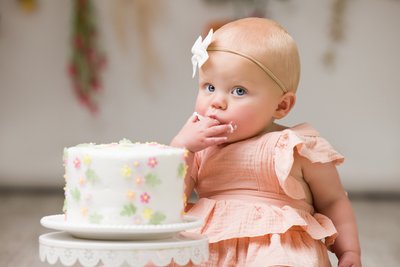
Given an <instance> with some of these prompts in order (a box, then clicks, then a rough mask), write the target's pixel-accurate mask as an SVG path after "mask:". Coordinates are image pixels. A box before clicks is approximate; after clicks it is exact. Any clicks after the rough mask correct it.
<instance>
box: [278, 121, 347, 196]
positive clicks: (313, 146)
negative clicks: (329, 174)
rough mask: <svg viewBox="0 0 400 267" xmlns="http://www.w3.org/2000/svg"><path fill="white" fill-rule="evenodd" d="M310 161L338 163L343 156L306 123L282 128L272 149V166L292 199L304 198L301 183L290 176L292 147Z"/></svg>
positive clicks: (341, 160)
mask: <svg viewBox="0 0 400 267" xmlns="http://www.w3.org/2000/svg"><path fill="white" fill-rule="evenodd" d="M295 148H296V149H297V151H298V153H299V154H300V155H301V156H303V157H306V158H307V159H309V160H310V161H311V162H313V163H315V162H319V163H327V162H332V163H334V164H340V163H342V162H343V160H344V157H343V156H342V155H341V154H339V153H338V152H337V151H335V150H334V149H333V147H332V146H331V145H330V144H329V143H328V141H326V140H325V139H324V138H322V137H320V136H319V133H318V132H317V131H315V130H314V129H312V128H311V127H310V126H308V125H302V126H301V127H298V128H296V127H294V128H291V129H286V130H283V131H282V132H281V134H280V136H279V138H278V140H277V142H276V146H275V150H274V168H275V173H276V175H277V177H278V181H279V184H280V186H281V187H282V189H283V191H284V192H285V193H286V194H287V195H288V196H290V197H292V198H294V199H304V198H305V193H304V190H303V187H302V185H301V183H300V182H299V181H298V180H296V179H295V178H294V177H292V176H290V171H291V169H292V166H293V162H294V157H293V153H294V149H295Z"/></svg>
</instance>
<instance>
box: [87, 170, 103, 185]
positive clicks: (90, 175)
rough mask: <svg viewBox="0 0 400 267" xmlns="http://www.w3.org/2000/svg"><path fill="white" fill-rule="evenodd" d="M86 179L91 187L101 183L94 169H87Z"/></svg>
mask: <svg viewBox="0 0 400 267" xmlns="http://www.w3.org/2000/svg"><path fill="white" fill-rule="evenodd" d="M86 179H87V180H88V182H89V183H90V184H91V185H94V184H96V183H97V182H98V181H100V179H99V177H98V176H97V174H96V172H95V171H94V170H92V169H87V171H86Z"/></svg>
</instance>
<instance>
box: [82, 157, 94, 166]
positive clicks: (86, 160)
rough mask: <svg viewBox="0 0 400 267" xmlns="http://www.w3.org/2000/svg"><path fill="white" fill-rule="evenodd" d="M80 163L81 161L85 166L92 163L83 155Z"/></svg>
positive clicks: (89, 158) (90, 158)
mask: <svg viewBox="0 0 400 267" xmlns="http://www.w3.org/2000/svg"><path fill="white" fill-rule="evenodd" d="M82 161H83V164H85V165H86V166H87V165H89V164H90V163H91V162H92V157H91V156H89V155H85V156H83V160H82Z"/></svg>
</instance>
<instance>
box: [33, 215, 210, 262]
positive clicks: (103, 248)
mask: <svg viewBox="0 0 400 267" xmlns="http://www.w3.org/2000/svg"><path fill="white" fill-rule="evenodd" d="M56 216H58V215H53V216H46V217H44V218H42V220H41V223H42V225H43V226H45V227H47V228H51V229H56V230H62V231H57V232H52V233H47V234H43V235H41V236H40V237H39V254H40V259H41V261H43V262H46V261H47V262H48V263H50V264H55V263H56V262H57V261H60V262H61V264H63V265H64V266H72V265H74V264H75V263H76V262H79V263H80V264H81V265H82V266H85V267H94V266H97V265H99V264H103V265H105V266H107V267H117V266H118V267H119V266H138V267H139V266H140V267H141V266H146V265H147V264H148V263H150V262H151V263H152V264H154V265H155V266H166V265H168V264H169V263H171V262H172V261H174V262H175V263H176V264H178V265H185V264H187V263H189V262H190V261H192V263H193V264H196V265H197V264H200V263H202V262H204V261H206V260H207V259H208V255H209V252H208V240H207V238H206V237H204V236H202V235H199V234H195V233H189V232H183V231H182V230H183V229H182V228H188V227H189V226H187V227H183V226H182V224H178V225H175V224H174V225H171V226H172V227H165V226H160V228H161V229H164V230H162V231H161V233H162V235H160V236H159V237H160V238H159V239H158V238H157V236H158V235H159V234H160V230H159V229H158V228H157V227H156V226H154V227H153V228H150V229H146V230H145V233H149V232H155V234H154V235H145V236H150V237H151V238H150V239H142V238H141V239H134V238H135V236H132V233H133V232H134V233H135V234H136V233H137V232H141V231H138V230H135V231H133V232H132V229H128V230H127V233H128V235H131V238H133V239H131V240H118V239H119V238H118V237H119V236H120V235H121V233H122V231H123V230H121V229H119V231H117V236H115V237H116V238H113V236H112V235H111V234H112V233H113V232H114V231H115V229H114V228H111V230H110V229H108V235H105V236H100V238H101V239H98V238H96V233H95V232H93V229H91V230H92V231H89V232H90V234H89V235H85V234H84V233H85V229H79V227H77V226H76V225H75V226H73V227H71V228H72V229H73V231H72V232H70V230H69V229H68V227H65V225H63V224H62V223H61V222H59V221H58V217H56ZM201 223H202V222H201V221H198V222H196V221H194V220H193V218H190V220H188V218H186V220H185V221H184V224H187V225H190V227H193V226H194V225H198V224H200V225H201ZM60 225H61V226H60ZM178 226H179V227H178ZM77 228H78V229H79V230H80V231H78V232H76V229H77ZM102 228H103V230H104V228H107V227H104V226H103V227H102ZM102 228H99V230H101V229H102ZM165 228H166V229H172V230H169V231H167V230H165ZM157 229H158V231H157ZM177 229H179V231H178V232H176V230H177ZM89 230H90V229H89ZM166 231H167V232H169V234H170V235H169V236H166V235H165V234H166ZM106 232H107V231H106ZM139 236H140V237H143V236H142V235H139ZM82 237H84V238H85V239H84V238H82ZM90 237H93V238H94V239H87V238H90Z"/></svg>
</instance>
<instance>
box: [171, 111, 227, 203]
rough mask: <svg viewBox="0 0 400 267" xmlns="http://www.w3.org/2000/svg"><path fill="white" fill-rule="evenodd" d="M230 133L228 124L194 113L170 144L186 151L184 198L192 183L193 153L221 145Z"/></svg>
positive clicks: (188, 192)
mask: <svg viewBox="0 0 400 267" xmlns="http://www.w3.org/2000/svg"><path fill="white" fill-rule="evenodd" d="M231 131H232V126H231V125H230V124H220V122H219V121H217V120H215V119H211V118H207V117H202V116H200V115H198V114H197V113H194V114H193V115H192V116H191V117H190V118H189V119H188V120H187V122H186V123H185V125H184V126H183V127H182V129H181V130H180V131H179V133H178V134H177V135H176V136H175V137H174V139H173V140H172V142H171V144H170V145H171V146H173V147H182V148H186V149H187V150H188V154H187V157H186V164H187V166H188V168H187V172H186V177H185V196H186V197H190V195H191V193H192V191H193V187H194V181H193V179H192V178H191V177H190V174H191V170H192V165H193V160H194V153H195V152H198V151H201V150H203V149H205V148H207V147H209V146H213V145H219V144H223V143H224V142H226V140H227V135H228V134H229V133H230V132H231Z"/></svg>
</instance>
